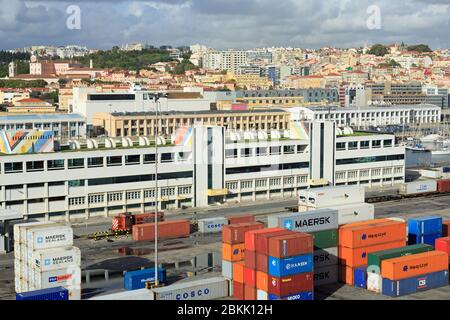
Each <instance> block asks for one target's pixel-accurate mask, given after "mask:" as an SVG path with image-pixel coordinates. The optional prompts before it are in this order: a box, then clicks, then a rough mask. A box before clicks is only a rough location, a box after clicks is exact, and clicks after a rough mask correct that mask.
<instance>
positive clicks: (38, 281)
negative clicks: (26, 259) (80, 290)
mask: <svg viewBox="0 0 450 320" xmlns="http://www.w3.org/2000/svg"><path fill="white" fill-rule="evenodd" d="M33 277H34V281H33V283H34V285H35V286H36V287H37V288H40V289H46V288H54V287H58V286H61V287H68V286H79V285H81V269H80V267H79V266H75V267H68V268H63V269H58V270H51V271H44V272H39V271H36V270H35V272H34V274H33Z"/></svg>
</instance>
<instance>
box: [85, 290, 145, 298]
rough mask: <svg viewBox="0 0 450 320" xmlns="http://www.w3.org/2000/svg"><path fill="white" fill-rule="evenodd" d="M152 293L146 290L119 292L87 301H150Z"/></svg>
mask: <svg viewBox="0 0 450 320" xmlns="http://www.w3.org/2000/svg"><path fill="white" fill-rule="evenodd" d="M152 296H153V295H152V292H151V291H150V290H148V289H138V290H131V291H121V292H115V293H111V294H106V295H101V296H96V297H92V298H89V299H88V300H152Z"/></svg>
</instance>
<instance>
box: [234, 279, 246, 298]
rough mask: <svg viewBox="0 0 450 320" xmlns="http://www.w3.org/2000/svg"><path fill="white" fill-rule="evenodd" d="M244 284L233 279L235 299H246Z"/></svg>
mask: <svg viewBox="0 0 450 320" xmlns="http://www.w3.org/2000/svg"><path fill="white" fill-rule="evenodd" d="M244 292H245V290H244V284H243V283H239V282H236V281H233V298H234V299H235V300H244Z"/></svg>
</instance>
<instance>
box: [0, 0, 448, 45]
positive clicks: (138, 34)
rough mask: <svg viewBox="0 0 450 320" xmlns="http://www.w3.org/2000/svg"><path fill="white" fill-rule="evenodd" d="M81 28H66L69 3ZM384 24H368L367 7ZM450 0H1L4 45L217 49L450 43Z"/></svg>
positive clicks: (0, 36)
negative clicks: (375, 9)
mask: <svg viewBox="0 0 450 320" xmlns="http://www.w3.org/2000/svg"><path fill="white" fill-rule="evenodd" d="M73 4H75V5H78V6H79V7H80V9H81V29H80V30H70V29H68V28H67V27H66V20H67V18H68V14H67V13H66V9H67V7H68V6H70V5H73ZM371 5H376V6H377V7H378V8H379V9H380V14H381V28H380V29H372V30H370V29H368V28H367V19H368V18H369V14H368V13H367V8H368V7H369V6H371ZM449 19H450V0H375V1H374V0H226V1H224V0H221V1H219V0H153V1H146V0H140V1H127V0H96V1H91V0H72V1H64V0H53V1H49V0H47V1H37V0H33V1H25V0H0V48H1V49H14V48H19V47H24V46H30V45H39V44H47V45H67V44H81V45H86V46H88V47H90V48H98V49H104V48H110V47H112V46H113V45H120V44H122V43H131V42H143V43H149V44H154V45H162V44H172V45H175V46H178V45H189V44H194V43H201V44H205V45H208V46H211V47H215V48H231V47H233V48H252V47H261V46H296V47H307V48H319V47H323V46H327V45H331V46H337V47H349V46H361V45H364V44H372V43H376V42H382V43H390V42H400V41H404V42H406V43H428V44H430V45H431V46H432V47H433V48H447V47H450V32H448V30H449Z"/></svg>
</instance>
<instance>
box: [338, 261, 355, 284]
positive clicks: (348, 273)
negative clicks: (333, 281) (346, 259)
mask: <svg viewBox="0 0 450 320" xmlns="http://www.w3.org/2000/svg"><path fill="white" fill-rule="evenodd" d="M355 268H356V267H350V266H345V265H339V281H340V282H342V283H345V284H347V285H349V286H354V285H355Z"/></svg>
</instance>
